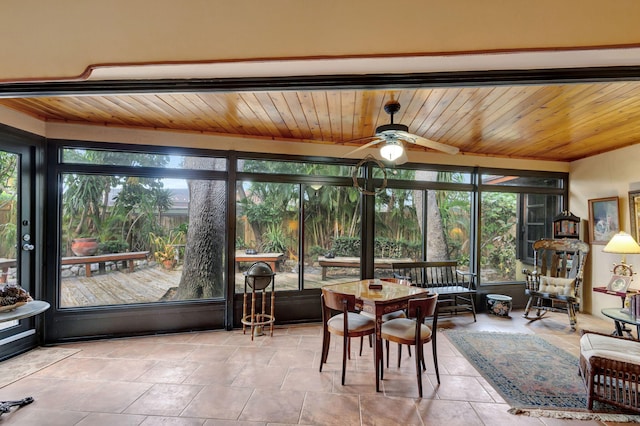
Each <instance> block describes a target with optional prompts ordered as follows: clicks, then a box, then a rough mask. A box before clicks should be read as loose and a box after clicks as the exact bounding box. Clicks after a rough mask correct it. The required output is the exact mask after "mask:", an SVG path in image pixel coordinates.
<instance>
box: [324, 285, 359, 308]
mask: <svg viewBox="0 0 640 426" xmlns="http://www.w3.org/2000/svg"><path fill="white" fill-rule="evenodd" d="M322 304H323V306H324V307H325V308H327V309H329V310H332V311H340V312H349V311H354V310H355V308H356V296H355V295H353V294H343V293H336V292H334V291H331V290H329V289H327V288H323V289H322Z"/></svg>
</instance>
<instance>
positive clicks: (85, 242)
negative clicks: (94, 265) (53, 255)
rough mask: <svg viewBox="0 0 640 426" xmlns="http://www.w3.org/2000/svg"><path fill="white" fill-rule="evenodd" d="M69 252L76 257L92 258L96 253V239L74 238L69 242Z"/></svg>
mask: <svg viewBox="0 0 640 426" xmlns="http://www.w3.org/2000/svg"><path fill="white" fill-rule="evenodd" d="M71 251H72V252H73V254H75V255H76V256H93V255H94V254H96V251H98V239H97V238H74V239H73V240H72V241H71Z"/></svg>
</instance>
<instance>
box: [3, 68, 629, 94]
mask: <svg viewBox="0 0 640 426" xmlns="http://www.w3.org/2000/svg"><path fill="white" fill-rule="evenodd" d="M629 80H640V66H619V67H589V68H554V69H539V70H493V71H455V72H437V73H412V74H367V75H359V74H358V75H320V76H286V77H250V78H218V79H158V80H108V81H64V82H46V83H42V82H38V83H6V84H0V98H14V97H21V98H28V97H41V96H62V95H78V94H82V95H115V94H134V93H135V94H146V93H177V92H180V93H190V92H238V91H255V90H265V89H269V90H319V89H354V90H355V89H360V90H365V89H370V90H371V89H380V88H387V89H393V88H397V89H400V88H420V87H422V88H428V87H469V86H501V85H514V84H561V83H562V84H566V83H584V82H606V81H629Z"/></svg>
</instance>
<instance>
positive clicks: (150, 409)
mask: <svg viewBox="0 0 640 426" xmlns="http://www.w3.org/2000/svg"><path fill="white" fill-rule="evenodd" d="M201 390H202V386H198V385H173V384H155V385H153V386H152V387H151V388H150V389H149V390H148V391H147V392H145V393H144V394H143V395H142V396H141V397H140V398H138V399H137V400H136V401H135V402H134V403H132V404H131V405H130V406H129V407H128V408H127V409H126V410H125V413H128V414H147V415H157V416H179V415H180V414H181V413H182V411H183V410H184V409H185V407H187V405H189V403H190V402H191V401H192V400H193V398H194V397H195V396H196V395H197V394H198V393H199V392H200V391H201Z"/></svg>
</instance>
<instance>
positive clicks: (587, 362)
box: [580, 330, 640, 412]
mask: <svg viewBox="0 0 640 426" xmlns="http://www.w3.org/2000/svg"><path fill="white" fill-rule="evenodd" d="M580 375H581V376H582V378H583V380H584V382H585V386H586V388H587V408H588V409H589V410H591V409H593V402H594V401H601V402H605V403H607V404H610V405H613V406H616V407H620V408H626V409H629V410H633V411H637V412H640V342H639V341H637V340H633V339H629V338H625V337H618V336H611V335H609V334H604V333H596V332H593V331H586V330H583V331H582V337H581V338H580Z"/></svg>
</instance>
